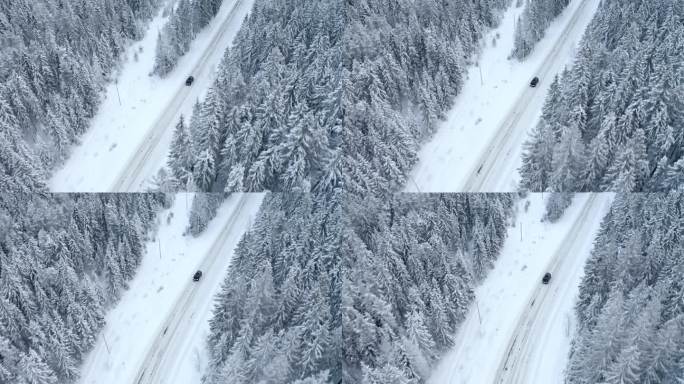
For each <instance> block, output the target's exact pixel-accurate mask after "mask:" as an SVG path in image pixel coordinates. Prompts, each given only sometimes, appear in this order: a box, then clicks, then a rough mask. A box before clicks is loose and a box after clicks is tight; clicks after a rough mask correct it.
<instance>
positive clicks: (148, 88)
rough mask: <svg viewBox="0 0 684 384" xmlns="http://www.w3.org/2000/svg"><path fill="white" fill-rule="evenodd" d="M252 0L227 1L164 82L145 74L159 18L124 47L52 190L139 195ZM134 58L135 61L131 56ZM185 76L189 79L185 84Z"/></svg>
mask: <svg viewBox="0 0 684 384" xmlns="http://www.w3.org/2000/svg"><path fill="white" fill-rule="evenodd" d="M253 4H254V0H225V1H224V2H223V4H222V6H221V9H220V10H219V13H218V14H217V15H216V17H215V18H214V19H213V20H212V21H211V22H210V24H209V25H208V26H207V27H206V28H205V29H204V30H203V31H202V32H200V34H199V35H198V36H197V37H196V39H195V41H193V43H192V44H191V47H190V51H189V52H188V53H187V54H186V55H185V56H183V57H182V58H181V59H180V61H179V62H178V65H177V66H176V68H175V69H174V70H173V71H172V72H171V73H170V74H169V75H168V76H167V77H165V78H164V79H160V78H158V77H157V76H151V75H149V73H150V72H151V70H152V68H153V66H154V56H155V55H154V52H155V48H156V42H157V30H160V29H161V28H162V27H163V25H164V23H165V22H166V18H165V17H163V16H161V15H160V16H158V17H157V18H155V19H154V20H153V21H152V22H151V24H150V27H149V28H148V31H147V33H146V35H145V37H144V38H143V40H142V41H140V42H139V43H136V44H134V45H133V46H131V47H130V48H129V49H128V51H127V56H128V57H129V60H128V61H127V62H126V63H125V64H124V66H123V67H122V70H121V73H120V74H119V75H118V77H117V79H116V81H115V83H113V84H110V85H109V87H108V89H107V91H106V93H105V99H104V101H103V103H102V105H101V106H100V108H99V110H98V112H97V114H96V116H95V117H94V118H93V120H92V122H91V127H90V129H89V131H88V132H86V133H85V134H84V135H83V137H82V138H81V143H80V144H79V145H78V146H76V147H75V148H74V149H73V151H72V153H71V155H70V157H69V159H67V161H66V163H65V164H64V165H63V166H62V167H61V168H60V169H58V170H56V171H55V173H54V174H53V176H52V178H51V180H50V190H51V191H54V192H140V191H144V190H146V186H147V183H148V182H149V179H150V178H151V177H152V176H154V174H155V173H156V172H157V170H158V169H159V168H160V167H161V166H163V165H164V164H165V162H166V158H167V155H168V150H169V146H170V145H171V140H172V138H173V129H174V127H175V124H176V123H177V121H178V119H179V117H180V115H184V116H185V117H186V118H187V117H188V116H190V114H191V113H192V107H193V105H194V104H195V102H196V101H197V100H198V99H201V98H202V97H203V95H204V94H205V93H206V90H207V89H208V88H209V87H210V86H211V85H212V84H213V82H214V78H215V72H216V68H217V66H218V64H219V63H220V61H221V59H222V58H223V55H224V52H225V50H226V49H227V48H228V47H230V45H231V44H232V41H233V39H234V38H235V35H236V34H237V32H238V30H239V28H240V26H241V25H242V21H243V20H244V18H245V16H246V15H247V14H248V12H249V11H250V10H251V8H252V5H253ZM131 58H133V59H131ZM188 75H193V76H194V77H195V82H194V83H193V85H192V86H190V87H186V86H185V79H186V77H187V76H188Z"/></svg>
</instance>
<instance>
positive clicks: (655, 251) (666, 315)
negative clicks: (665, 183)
mask: <svg viewBox="0 0 684 384" xmlns="http://www.w3.org/2000/svg"><path fill="white" fill-rule="evenodd" d="M682 228H684V192H683V191H681V190H680V191H679V192H671V193H669V194H623V195H618V197H617V198H616V200H615V202H614V204H613V207H612V208H611V211H610V212H609V214H608V216H607V217H606V218H605V219H604V221H603V223H602V224H601V229H600V231H599V234H598V236H597V238H596V240H595V242H594V250H593V252H592V254H591V257H590V259H589V262H588V264H587V266H586V267H585V276H584V278H583V280H582V283H581V285H580V296H579V301H578V304H577V306H576V312H577V317H578V320H579V326H578V327H579V329H578V334H577V335H576V337H575V340H574V343H573V348H572V352H571V357H570V362H569V366H568V371H567V382H568V383H607V384H613V383H616V384H617V383H620V384H636V383H644V384H655V383H663V384H665V383H667V384H670V383H672V384H674V383H681V382H682V381H684V301H682V298H684V285H683V284H682V282H683V281H684V237H682Z"/></svg>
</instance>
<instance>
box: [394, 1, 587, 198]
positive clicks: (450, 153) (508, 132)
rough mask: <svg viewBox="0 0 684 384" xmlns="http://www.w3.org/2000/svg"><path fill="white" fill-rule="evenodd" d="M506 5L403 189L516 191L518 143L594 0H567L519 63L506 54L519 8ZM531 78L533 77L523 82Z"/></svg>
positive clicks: (570, 53)
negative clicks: (537, 80) (533, 83)
mask: <svg viewBox="0 0 684 384" xmlns="http://www.w3.org/2000/svg"><path fill="white" fill-rule="evenodd" d="M512 3H513V5H511V8H510V9H508V10H507V11H506V12H505V14H504V17H503V19H502V21H501V24H500V25H499V27H498V28H497V29H495V30H493V31H491V32H490V33H489V34H488V35H487V36H486V37H485V39H484V42H485V43H486V47H485V48H483V51H482V53H481V55H480V57H479V59H478V63H479V64H478V66H477V67H476V66H473V67H471V68H470V69H469V71H468V74H467V80H466V82H465V84H464V88H463V90H462V91H461V93H460V94H459V96H457V97H456V100H455V103H454V106H453V107H452V109H451V110H450V111H449V112H448V114H447V118H446V120H445V121H444V122H443V123H442V126H441V127H440V128H439V129H438V131H437V132H436V133H435V135H434V136H433V137H432V138H431V139H430V140H429V141H428V142H427V143H425V144H424V145H423V147H422V148H421V151H420V152H419V162H418V164H417V166H416V167H415V168H414V170H413V172H412V174H411V181H410V182H409V183H407V185H406V190H407V191H409V192H464V191H468V192H471V191H472V192H475V191H481V192H507V191H508V192H510V191H514V190H516V184H517V181H518V180H519V176H518V172H517V169H518V168H519V166H520V164H521V154H522V144H523V142H524V141H525V139H526V138H527V136H528V133H529V132H530V131H531V129H532V127H534V125H535V124H536V122H537V121H538V119H539V115H540V113H541V108H542V106H543V104H544V99H545V97H546V93H547V91H548V87H549V85H550V84H551V81H552V80H553V77H554V76H555V75H556V74H558V73H560V72H561V71H562V70H563V68H564V67H566V66H569V65H571V63H572V59H573V57H574V55H575V51H576V48H577V46H578V43H579V41H580V39H581V36H582V34H583V33H584V30H585V29H586V27H587V25H588V24H589V22H590V21H591V18H592V17H593V15H594V14H595V12H596V9H597V7H598V3H599V1H598V0H572V1H571V2H570V4H569V5H568V7H567V9H565V10H564V12H563V13H562V14H561V15H560V16H559V17H558V18H557V19H556V20H555V21H554V22H553V23H552V25H551V26H550V27H549V28H548V30H547V33H546V36H545V37H544V39H543V40H542V41H540V42H539V43H538V44H537V45H536V47H535V49H534V51H533V52H532V54H531V55H530V56H529V57H528V58H526V59H525V61H523V62H520V61H517V60H509V59H508V56H509V55H510V53H511V51H512V49H513V31H514V29H515V22H516V20H517V18H518V16H519V15H520V14H521V13H522V10H523V7H520V8H516V7H515V5H514V4H515V2H512ZM495 39H496V44H494V43H493V42H492V41H493V40H495ZM480 71H481V75H480ZM534 76H539V77H540V80H541V81H540V83H539V85H538V86H537V87H536V88H530V86H529V82H530V80H531V79H532V78H533V77H534Z"/></svg>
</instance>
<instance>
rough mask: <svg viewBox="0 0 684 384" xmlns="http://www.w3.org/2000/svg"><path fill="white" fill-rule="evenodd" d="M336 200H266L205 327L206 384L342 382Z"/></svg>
mask: <svg viewBox="0 0 684 384" xmlns="http://www.w3.org/2000/svg"><path fill="white" fill-rule="evenodd" d="M344 222H345V219H344V215H343V210H342V205H341V195H340V194H338V193H334V194H323V195H315V194H294V193H289V194H269V195H267V196H266V197H265V199H264V202H263V204H262V207H261V209H260V211H259V215H258V216H257V219H256V221H255V223H254V225H253V227H252V228H251V229H250V230H249V231H248V232H247V233H246V234H245V235H244V237H243V238H242V240H241V241H240V243H239V244H238V246H237V248H236V249H235V255H234V259H233V262H232V266H231V268H230V270H229V271H228V274H227V275H226V278H225V280H224V283H223V287H222V289H221V291H220V293H219V294H218V297H217V299H216V306H215V308H214V313H213V317H212V320H211V321H210V329H211V334H210V337H209V351H210V355H211V361H210V363H209V367H208V369H207V371H208V372H207V378H206V383H208V384H219V383H220V384H239V383H244V384H247V383H259V382H263V383H266V382H268V383H273V384H277V383H283V384H284V383H296V384H323V383H338V382H339V381H340V380H341V375H342V372H341V364H342V361H341V352H340V351H341V350H342V346H341V337H342V335H341V329H342V328H341V327H342V316H341V314H340V302H341V298H340V292H341V276H340V274H341V270H340V265H341V258H342V257H343V255H342V254H341V253H342V247H341V235H342V233H343V230H344V228H345V225H344Z"/></svg>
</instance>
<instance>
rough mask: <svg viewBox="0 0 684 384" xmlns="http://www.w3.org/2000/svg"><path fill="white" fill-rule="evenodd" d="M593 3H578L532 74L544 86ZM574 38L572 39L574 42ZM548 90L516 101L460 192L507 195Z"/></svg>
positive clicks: (584, 0) (562, 60) (559, 65)
mask: <svg viewBox="0 0 684 384" xmlns="http://www.w3.org/2000/svg"><path fill="white" fill-rule="evenodd" d="M595 3H597V1H596V0H581V2H580V4H579V7H577V9H575V11H574V13H573V15H572V17H571V18H570V20H569V21H568V24H567V25H566V26H565V28H564V29H563V31H562V32H561V33H560V35H559V36H558V40H557V41H556V43H555V44H554V45H553V48H552V49H551V50H550V51H549V52H548V54H547V55H546V58H545V59H544V61H543V62H542V63H541V64H540V65H539V66H538V69H537V70H536V71H535V74H536V76H538V77H539V78H540V79H542V81H543V82H544V83H546V84H550V82H551V79H553V77H554V76H555V75H556V74H558V73H560V72H561V71H562V70H563V67H564V66H565V65H566V64H567V58H566V57H565V56H564V55H561V52H563V51H568V49H572V47H575V46H577V43H578V40H577V38H576V36H578V32H579V31H584V30H585V29H586V24H585V23H581V21H583V20H587V19H588V17H587V16H588V15H593V14H594V12H595V11H596V9H595V8H594V7H592V4H595ZM573 37H575V38H573ZM547 89H548V87H539V86H537V87H536V88H532V87H529V86H526V87H525V90H524V91H523V92H522V94H521V95H520V97H519V98H518V100H517V101H516V102H515V104H514V105H513V107H512V108H511V110H510V111H509V112H508V114H507V115H506V118H505V119H504V120H503V122H502V124H501V125H500V127H499V129H497V131H496V135H495V136H494V138H493V140H492V141H491V142H490V144H489V145H488V146H487V148H486V149H485V151H484V152H482V154H481V155H480V158H479V159H478V161H477V163H476V164H475V168H474V169H473V170H472V171H471V172H470V176H469V177H468V178H467V179H466V181H465V183H464V185H463V188H462V191H464V192H485V191H486V192H496V191H498V192H503V191H506V190H509V191H510V185H507V183H508V182H510V175H511V174H512V173H515V172H517V170H516V168H512V167H511V166H512V165H513V166H515V165H516V164H518V163H519V162H518V158H519V157H520V155H521V153H522V151H521V149H522V148H521V146H522V144H523V142H524V141H525V139H526V138H527V134H528V132H529V131H530V128H531V127H532V126H533V124H535V122H536V121H537V120H538V116H539V113H540V111H541V108H542V106H543V104H544V99H545V98H546V91H547Z"/></svg>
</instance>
